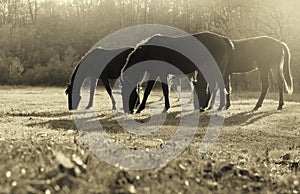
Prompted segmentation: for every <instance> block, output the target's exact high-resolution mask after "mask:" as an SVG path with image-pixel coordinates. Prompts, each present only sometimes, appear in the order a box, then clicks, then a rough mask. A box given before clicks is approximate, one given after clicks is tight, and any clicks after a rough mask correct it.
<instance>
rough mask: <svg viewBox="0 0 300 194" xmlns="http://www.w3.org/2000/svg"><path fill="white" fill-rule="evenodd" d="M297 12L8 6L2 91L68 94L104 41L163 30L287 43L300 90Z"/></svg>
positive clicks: (290, 4)
mask: <svg viewBox="0 0 300 194" xmlns="http://www.w3.org/2000/svg"><path fill="white" fill-rule="evenodd" d="M299 5H300V3H299V2H298V1H297V0H289V1H282V0H251V1H249V0H163V1H161V0H70V1H59V0H42V1H41V0H40V1H38V0H2V1H1V2H0V85H47V86H63V85H64V84H65V83H66V82H67V81H68V80H69V77H70V75H71V73H72V71H73V68H74V67H75V65H76V64H77V62H78V61H79V60H80V58H81V57H82V56H83V55H84V54H85V53H86V52H87V51H88V50H89V49H90V48H91V47H92V46H93V45H94V44H95V43H96V42H98V40H100V39H101V38H103V37H104V36H106V35H108V34H110V33H112V32H114V31H116V30H119V29H121V28H124V27H128V26H132V25H137V24H149V23H151V24H152V23H158V24H164V25H170V26H173V27H176V28H180V29H182V30H184V31H187V32H190V33H195V32H200V31H212V32H216V33H219V34H223V35H225V36H228V37H230V38H232V39H240V38H246V37H251V36H258V35H268V36H272V37H274V38H277V39H279V40H282V41H284V42H286V43H287V44H288V45H289V47H290V49H291V52H292V71H293V75H295V76H294V78H295V86H296V87H298V88H299V83H300V78H298V76H297V75H299V74H300V67H299V66H298V65H297V63H298V62H299V61H300V45H299V44H297V42H298V43H299V39H300V38H299V37H298V35H299V32H300V17H299V16H300V14H299V13H298V10H297V7H299ZM233 79H234V81H236V83H239V84H236V88H240V89H243V88H250V89H258V87H259V84H258V80H257V79H258V74H255V73H253V74H249V75H237V76H235V77H234V78H233ZM270 79H271V78H270ZM233 86H235V84H234V83H233Z"/></svg>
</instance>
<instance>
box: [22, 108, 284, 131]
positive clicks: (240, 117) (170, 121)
mask: <svg viewBox="0 0 300 194" xmlns="http://www.w3.org/2000/svg"><path fill="white" fill-rule="evenodd" d="M88 113H91V114H90V116H86V112H84V111H83V112H79V113H78V114H79V117H78V118H77V119H76V121H75V120H74V119H72V118H63V119H51V120H48V121H44V122H37V123H30V124H27V126H28V127H36V126H38V127H48V128H50V129H54V130H61V129H62V130H78V128H80V130H81V131H85V132H91V131H99V130H100V128H99V127H101V130H105V131H106V132H108V133H124V132H126V130H125V129H123V127H122V126H121V124H120V122H121V123H130V122H132V120H134V121H135V122H137V123H140V124H144V123H147V122H149V121H150V120H159V119H161V118H162V115H163V114H164V113H162V114H155V115H150V114H143V115H140V114H137V115H132V116H125V117H124V114H123V113H113V114H112V113H111V114H107V115H104V114H100V115H99V113H97V112H96V111H89V112H88ZM80 114H82V117H80ZM193 114H195V112H181V111H173V112H170V113H166V114H165V120H164V121H163V123H162V125H168V126H174V127H178V125H179V124H180V122H181V119H182V118H183V117H189V116H193ZM273 114H280V111H277V110H270V111H245V112H240V113H236V114H232V115H230V116H228V117H226V116H225V118H224V122H223V126H227V127H228V126H229V127H230V126H246V125H250V124H253V123H255V122H257V121H259V120H261V119H264V118H265V117H268V116H271V115H273ZM62 115H69V113H66V114H62ZM199 115H200V117H199V123H198V127H202V128H205V127H207V126H208V125H209V124H211V122H213V120H211V117H212V115H215V116H216V114H214V112H212V111H207V112H204V113H200V114H199ZM191 118H192V117H191ZM188 125H189V124H188Z"/></svg>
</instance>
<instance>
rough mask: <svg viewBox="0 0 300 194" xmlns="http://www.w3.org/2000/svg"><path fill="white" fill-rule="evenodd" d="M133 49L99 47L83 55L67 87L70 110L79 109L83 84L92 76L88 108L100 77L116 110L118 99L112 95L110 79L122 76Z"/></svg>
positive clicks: (90, 105) (137, 101) (91, 103)
mask: <svg viewBox="0 0 300 194" xmlns="http://www.w3.org/2000/svg"><path fill="white" fill-rule="evenodd" d="M133 49H134V48H132V47H125V48H120V49H103V48H100V47H97V48H94V49H92V50H91V51H89V52H88V53H87V54H86V55H85V56H84V57H82V59H81V60H80V62H79V63H78V64H77V66H76V67H75V69H74V71H73V73H72V76H71V79H70V83H69V84H67V89H66V91H65V93H66V95H68V107H69V110H73V109H77V107H78V105H79V102H80V99H81V96H80V89H81V86H82V84H83V82H84V80H85V79H86V78H88V77H90V81H91V85H90V98H89V103H88V105H87V107H86V108H87V109H88V108H90V107H92V105H93V99H94V93H95V88H96V85H97V79H98V78H99V79H100V80H102V82H103V84H104V86H105V89H106V91H107V93H108V94H109V96H110V98H111V103H112V109H113V110H116V101H115V99H114V97H113V95H112V89H111V86H110V83H109V79H118V78H119V77H120V74H121V70H122V68H123V65H124V64H125V61H126V58H127V56H128V54H129V53H131V52H132V51H133ZM100 72H101V74H100ZM99 74H100V75H99ZM75 78H76V79H75ZM75 80H76V84H75ZM136 103H137V104H139V98H137V99H136Z"/></svg>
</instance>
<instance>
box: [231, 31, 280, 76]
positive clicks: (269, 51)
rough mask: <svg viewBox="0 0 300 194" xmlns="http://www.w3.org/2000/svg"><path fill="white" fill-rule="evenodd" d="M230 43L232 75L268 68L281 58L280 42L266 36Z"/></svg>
mask: <svg viewBox="0 0 300 194" xmlns="http://www.w3.org/2000/svg"><path fill="white" fill-rule="evenodd" d="M232 42H233V44H234V52H233V61H232V64H231V65H232V69H231V70H232V72H234V73H244V72H250V71H253V70H255V69H256V68H262V67H270V66H271V65H272V63H276V62H277V61H280V59H281V57H282V47H281V42H280V41H278V40H276V39H274V38H271V37H268V36H260V37H254V38H247V39H241V40H233V41H232Z"/></svg>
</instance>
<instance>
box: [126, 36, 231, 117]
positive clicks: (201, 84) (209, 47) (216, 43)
mask: <svg viewBox="0 0 300 194" xmlns="http://www.w3.org/2000/svg"><path fill="white" fill-rule="evenodd" d="M191 38H192V39H197V40H198V41H200V42H201V43H202V45H203V47H204V48H206V49H205V50H206V51H207V53H206V54H204V55H205V56H206V58H209V56H212V57H213V58H212V60H215V62H216V63H217V65H218V66H219V68H220V70H221V71H223V70H224V69H226V66H227V63H228V60H229V58H228V56H230V54H229V53H231V52H232V49H233V45H232V43H231V41H230V40H229V39H228V38H227V37H224V36H220V35H218V34H214V33H210V32H202V33H198V34H194V35H192V36H181V37H168V36H162V35H156V36H153V37H150V38H149V39H148V40H146V41H144V42H143V43H142V44H139V45H137V47H136V48H135V49H134V50H133V51H132V52H131V53H130V54H129V57H128V59H127V63H126V65H125V66H124V68H123V69H122V72H124V71H125V70H127V69H129V68H130V67H133V66H134V65H135V64H137V63H140V62H145V61H148V63H147V65H146V66H145V69H144V71H147V72H148V73H150V78H151V79H150V80H151V81H149V82H148V85H147V87H146V89H145V92H144V97H143V100H142V102H141V104H140V106H139V108H138V110H137V113H138V112H141V111H142V110H143V109H144V108H145V105H146V101H147V98H148V96H149V95H150V91H151V89H152V87H153V85H154V83H155V80H156V79H157V78H160V80H161V81H162V83H163V84H162V88H163V94H164V98H165V108H164V111H167V110H168V109H169V107H170V102H169V96H168V86H167V85H166V84H164V83H167V76H168V74H178V73H179V72H173V71H171V70H169V69H166V68H165V66H164V65H163V64H162V63H160V64H159V65H155V63H157V62H153V61H152V62H150V63H151V64H150V63H149V61H151V60H155V61H162V62H165V63H169V64H171V65H172V66H174V67H175V68H177V69H179V71H181V72H182V73H183V74H186V75H187V74H191V75H193V74H195V75H196V79H195V81H194V82H193V83H194V88H195V92H196V94H197V98H198V106H199V107H197V105H196V106H195V107H196V108H199V109H200V110H201V109H203V108H205V107H207V103H206V102H207V98H208V94H207V82H206V79H207V77H206V78H204V76H203V75H202V74H201V73H200V72H198V73H197V71H198V68H197V66H196V65H195V64H194V63H193V62H192V61H191V60H189V59H188V58H187V57H186V56H182V55H181V54H180V53H177V52H176V51H174V50H172V49H169V48H167V47H164V46H155V45H156V44H158V45H160V44H162V45H164V44H166V45H174V44H175V45H184V46H186V45H187V46H188V45H189V43H188V41H190V39H191ZM187 49H189V48H188V47H187ZM189 52H191V53H193V54H196V55H198V57H201V52H202V54H203V52H204V51H203V49H202V50H193V51H189ZM208 55H209V56H208ZM202 62H203V63H207V62H208V61H205V60H202ZM209 63H212V61H209ZM202 65H204V66H205V69H206V71H208V72H209V69H210V68H209V65H212V64H202ZM139 74H143V72H135V74H134V75H131V76H127V75H123V76H122V77H123V83H122V98H123V108H124V111H125V112H132V111H133V107H134V101H132V99H135V97H134V95H135V94H134V93H128V90H129V88H130V87H132V86H134V85H135V84H136V83H138V80H139V77H138V76H139ZM212 76H213V75H212ZM221 76H222V75H221ZM191 77H193V76H191ZM211 79H214V78H211ZM209 84H210V86H215V84H216V83H214V81H212V82H210V83H209ZM218 84H219V87H222V86H221V83H218ZM220 94H221V99H220V100H221V102H220V107H219V109H221V108H222V107H224V106H225V99H224V89H222V91H221V92H220ZM127 102H129V104H128V106H127Z"/></svg>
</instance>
